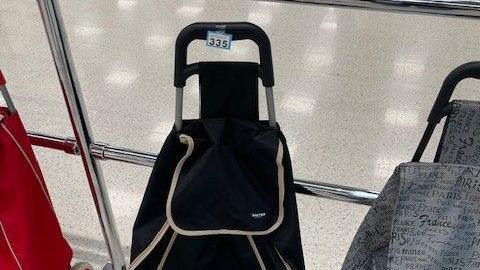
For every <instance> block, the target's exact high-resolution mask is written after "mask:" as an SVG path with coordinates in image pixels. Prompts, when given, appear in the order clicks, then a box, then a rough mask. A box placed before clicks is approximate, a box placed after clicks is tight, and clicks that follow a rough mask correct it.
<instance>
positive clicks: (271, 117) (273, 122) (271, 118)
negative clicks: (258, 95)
mask: <svg viewBox="0 0 480 270" xmlns="http://www.w3.org/2000/svg"><path fill="white" fill-rule="evenodd" d="M265 96H266V97H267V112H268V124H269V125H270V126H271V127H276V126H277V117H276V116H275V102H274V100H273V87H265Z"/></svg>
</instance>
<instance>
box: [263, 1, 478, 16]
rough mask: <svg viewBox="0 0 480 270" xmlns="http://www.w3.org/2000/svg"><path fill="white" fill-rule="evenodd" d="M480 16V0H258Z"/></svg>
mask: <svg viewBox="0 0 480 270" xmlns="http://www.w3.org/2000/svg"><path fill="white" fill-rule="evenodd" d="M257 1H262V2H263V1H266V2H292V3H309V4H319V5H327V6H337V7H351V8H360V9H370V10H379V11H398V12H406V13H418V14H435V15H444V16H460V17H469V18H480V1H478V0H466V1H461V0H257Z"/></svg>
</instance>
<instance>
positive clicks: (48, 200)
mask: <svg viewBox="0 0 480 270" xmlns="http://www.w3.org/2000/svg"><path fill="white" fill-rule="evenodd" d="M0 125H1V126H2V128H3V129H4V130H5V132H6V133H7V134H8V136H9V137H10V138H11V139H12V141H13V142H14V143H15V144H16V145H17V147H18V150H19V151H20V153H21V154H22V155H23V157H24V158H25V160H26V161H27V163H28V165H29V166H30V169H32V172H33V174H34V175H35V179H36V180H37V182H38V184H39V185H40V188H41V189H42V192H43V195H44V196H45V199H47V202H48V203H49V204H50V207H51V208H52V210H53V205H52V202H51V201H50V197H48V193H47V191H46V189H45V187H44V186H43V183H42V180H41V178H40V176H39V175H38V173H37V171H36V170H35V167H34V166H33V164H32V162H31V161H30V159H29V158H28V156H27V153H25V150H23V148H22V146H21V145H20V143H19V142H18V141H17V139H15V137H14V136H13V134H12V133H11V132H10V130H9V129H8V128H7V127H6V126H5V125H4V124H3V123H1V124H0Z"/></svg>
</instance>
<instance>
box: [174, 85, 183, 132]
mask: <svg viewBox="0 0 480 270" xmlns="http://www.w3.org/2000/svg"><path fill="white" fill-rule="evenodd" d="M182 124H183V87H177V89H176V90H175V128H176V129H177V130H178V131H180V130H181V129H182Z"/></svg>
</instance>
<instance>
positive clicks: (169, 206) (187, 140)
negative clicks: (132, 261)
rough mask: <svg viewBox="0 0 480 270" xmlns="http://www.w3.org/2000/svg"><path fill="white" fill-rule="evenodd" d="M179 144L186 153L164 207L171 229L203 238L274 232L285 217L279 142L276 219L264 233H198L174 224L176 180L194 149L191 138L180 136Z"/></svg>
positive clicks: (279, 145) (240, 231)
mask: <svg viewBox="0 0 480 270" xmlns="http://www.w3.org/2000/svg"><path fill="white" fill-rule="evenodd" d="M180 142H181V143H183V144H187V146H188V148H187V152H186V153H185V156H183V157H182V159H180V161H179V162H178V164H177V167H176V168H175V172H174V173H173V179H172V185H171V186H170V191H169V192H168V198H167V206H166V214H167V221H168V223H169V224H170V226H171V227H172V229H173V230H174V231H176V232H178V233H179V234H181V235H186V236H203V235H215V234H234V235H266V234H269V233H271V232H273V231H275V230H276V229H277V228H278V227H280V225H281V224H282V222H283V218H284V216H285V210H284V208H283V200H284V197H285V180H284V177H285V175H284V167H283V163H282V160H283V144H282V142H281V141H280V140H279V141H278V150H277V157H276V163H277V174H278V197H279V198H278V204H279V205H278V209H279V211H278V218H277V221H276V222H275V223H274V224H273V225H272V226H271V227H270V228H269V229H267V230H265V231H243V230H228V229H220V230H200V231H192V230H184V229H182V228H180V227H178V226H177V225H176V224H175V221H174V220H173V217H172V199H173V194H174V193H175V188H176V187H177V183H178V178H179V176H180V172H181V170H182V166H183V164H184V163H185V161H186V160H187V159H188V157H190V156H191V155H192V152H193V148H194V147H195V142H194V141H193V139H192V137H190V136H188V135H185V134H180Z"/></svg>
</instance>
